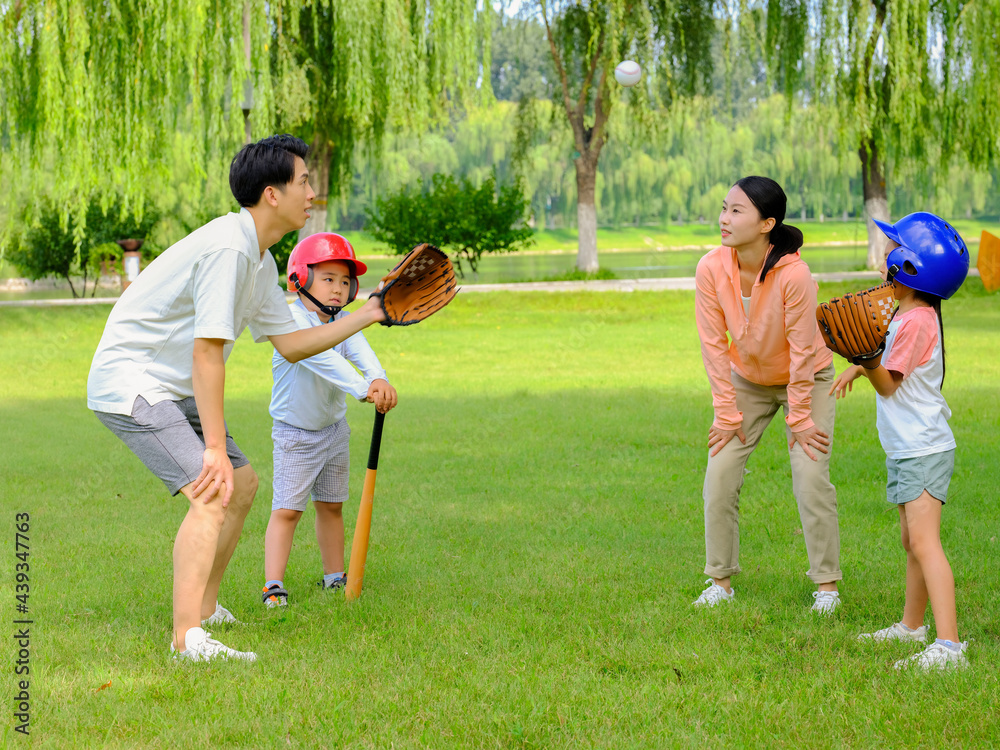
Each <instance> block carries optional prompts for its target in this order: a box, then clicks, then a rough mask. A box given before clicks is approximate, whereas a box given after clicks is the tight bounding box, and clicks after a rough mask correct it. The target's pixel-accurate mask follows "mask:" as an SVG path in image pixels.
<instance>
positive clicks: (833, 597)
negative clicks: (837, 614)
mask: <svg viewBox="0 0 1000 750" xmlns="http://www.w3.org/2000/svg"><path fill="white" fill-rule="evenodd" d="M813 599H815V600H816V601H814V602H813V605H812V611H813V612H819V613H820V614H821V615H829V614H833V611H834V610H835V609H837V607H839V606H840V594H838V593H837V592H836V591H814V592H813Z"/></svg>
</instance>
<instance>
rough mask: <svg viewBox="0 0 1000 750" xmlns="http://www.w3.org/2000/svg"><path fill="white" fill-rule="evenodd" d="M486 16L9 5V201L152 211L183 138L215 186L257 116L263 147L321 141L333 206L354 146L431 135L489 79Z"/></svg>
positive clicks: (301, 4)
mask: <svg viewBox="0 0 1000 750" xmlns="http://www.w3.org/2000/svg"><path fill="white" fill-rule="evenodd" d="M474 9H475V3H473V2H471V1H470V0H378V1H377V2H369V1H368V0H276V1H273V2H265V0H116V1H115V2H107V0H0V30H2V33H3V39H2V40H0V174H2V175H3V178H4V179H5V182H6V184H5V188H7V189H6V190H5V191H4V196H5V197H6V196H8V195H17V194H21V193H24V194H30V193H33V192H48V193H50V194H52V195H55V196H58V198H59V200H60V201H61V202H62V205H64V206H65V207H66V211H67V213H69V212H72V213H73V214H74V215H75V216H76V217H77V218H78V219H82V218H83V217H85V216H86V209H87V204H88V202H89V201H90V200H92V199H93V197H94V196H95V195H96V196H99V197H101V198H102V199H103V202H104V203H105V204H106V205H109V204H110V203H112V202H113V200H114V199H115V197H117V198H120V199H121V200H122V202H123V205H124V206H125V210H129V211H139V212H141V210H142V205H143V203H144V202H146V201H147V200H148V199H149V197H150V195H151V194H152V192H153V191H156V190H157V186H158V185H159V184H162V183H163V182H165V181H168V180H169V177H170V167H171V157H172V153H171V151H172V148H173V147H174V144H175V142H176V141H175V139H174V137H173V136H174V134H175V133H177V132H188V133H196V134H197V136H198V137H197V139H196V141H195V144H196V145H195V148H196V149H198V150H199V151H200V153H199V154H198V158H197V162H198V163H200V164H201V165H203V168H204V169H205V174H206V179H208V174H209V172H211V173H213V174H215V173H223V172H224V169H223V167H224V165H226V164H228V159H231V158H232V154H233V153H235V151H236V150H237V149H238V148H239V146H240V145H241V144H242V143H243V142H244V140H245V139H246V130H245V121H244V111H246V112H247V113H249V122H248V125H249V128H250V129H251V130H252V132H253V134H254V136H255V137H261V136H263V135H266V134H269V133H271V132H274V130H275V129H276V128H278V127H281V128H282V129H287V130H290V131H292V132H294V133H296V134H300V135H302V136H304V137H305V138H306V139H307V140H310V139H311V140H312V142H313V144H314V146H315V149H316V153H317V166H316V167H315V168H316V171H317V172H319V176H320V179H319V181H318V183H319V185H320V187H321V191H322V192H325V188H326V186H327V184H328V180H327V179H326V177H325V175H326V174H328V173H330V174H332V175H333V176H334V177H335V178H340V177H343V176H344V175H345V174H346V173H347V172H346V170H347V169H348V165H349V159H350V153H351V152H352V149H353V144H354V143H356V142H357V143H362V142H363V143H368V144H370V145H372V147H373V148H377V147H378V145H379V137H378V136H379V134H380V133H381V131H382V129H383V128H384V127H385V125H386V124H387V123H393V122H404V123H407V124H411V125H414V126H418V127H419V126H420V125H422V124H424V123H426V121H427V119H428V117H430V116H431V115H430V114H429V113H433V112H436V111H441V110H442V109H443V108H444V107H445V105H446V104H447V103H448V102H449V101H451V100H452V99H454V98H456V96H458V95H460V94H461V88H462V87H463V86H468V85H470V83H469V82H474V81H475V78H476V76H477V74H478V64H477V61H476V49H475V44H474V43H470V40H472V42H474V41H475V34H474V29H473V23H474V21H475V18H474ZM245 32H246V33H245ZM300 45H301V46H303V47H304V50H302V51H300V50H298V49H297V47H299V46H300ZM223 179H225V178H224V177H223ZM17 180H20V181H21V184H20V185H17V184H15V185H13V188H15V189H13V190H12V189H11V188H12V184H11V183H12V182H16V181H17ZM26 183H32V184H30V185H27V187H26V185H25V184H26ZM14 213H15V212H14V211H10V212H8V215H9V216H14ZM78 226H79V224H78Z"/></svg>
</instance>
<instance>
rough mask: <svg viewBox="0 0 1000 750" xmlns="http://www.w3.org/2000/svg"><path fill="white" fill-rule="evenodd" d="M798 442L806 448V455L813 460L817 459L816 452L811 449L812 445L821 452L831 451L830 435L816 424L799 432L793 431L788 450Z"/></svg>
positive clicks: (803, 448)
mask: <svg viewBox="0 0 1000 750" xmlns="http://www.w3.org/2000/svg"><path fill="white" fill-rule="evenodd" d="M796 443H798V444H799V445H801V446H802V450H804V451H805V452H806V455H807V456H809V458H811V459H812V460H813V461H815V460H817V459H816V456H815V454H814V453H813V452H812V451H811V450H809V448H810V447H812V448H815V449H816V450H818V451H820V452H821V453H829V452H830V436H829V435H827V434H826V433H825V432H823V431H822V430H821V429H820V428H819V427H817V426H816V425H813V426H812V427H810V428H809V429H807V430H799V431H798V432H794V431H793V432H792V439H791V440H789V441H788V450H791V449H792V448H793V447H794V446H795V444H796Z"/></svg>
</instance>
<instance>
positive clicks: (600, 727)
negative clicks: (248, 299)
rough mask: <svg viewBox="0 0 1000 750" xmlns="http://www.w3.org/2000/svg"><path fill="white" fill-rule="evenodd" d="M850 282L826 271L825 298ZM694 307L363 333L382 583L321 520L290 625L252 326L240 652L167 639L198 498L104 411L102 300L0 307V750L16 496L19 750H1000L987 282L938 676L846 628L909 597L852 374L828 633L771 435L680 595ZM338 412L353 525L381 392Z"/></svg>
mask: <svg viewBox="0 0 1000 750" xmlns="http://www.w3.org/2000/svg"><path fill="white" fill-rule="evenodd" d="M847 290H848V287H847V285H844V284H838V285H823V286H822V287H821V289H820V295H821V296H822V297H830V296H833V295H835V294H840V293H842V292H844V291H847ZM693 307H694V296H693V293H689V292H668V293H633V294H621V295H618V294H611V293H605V294H593V293H568V294H545V293H534V294H528V293H516V294H515V293H495V294H475V295H473V294H469V295H466V296H462V295H460V296H459V297H458V299H456V300H455V302H454V303H453V304H452V305H451V306H450V307H449V308H448V309H447V310H445V311H444V312H443V313H442V314H441V315H438V316H435V317H434V318H432V319H430V320H428V321H427V322H425V323H422V324H421V325H419V326H415V327H412V328H393V329H386V328H382V327H379V326H376V327H374V328H373V329H369V339H370V341H371V343H372V345H373V347H374V348H375V350H376V351H377V352H378V353H379V355H380V357H381V360H382V362H383V364H384V366H385V367H386V369H387V370H388V372H389V376H390V378H391V380H392V381H393V383H394V384H395V385H396V386H397V388H398V389H399V394H400V405H399V407H398V408H397V409H396V410H395V411H393V412H391V413H390V414H389V415H388V417H387V418H386V424H385V434H384V437H383V443H382V454H381V461H380V464H379V477H378V487H377V489H376V497H375V515H374V522H373V529H372V546H371V550H370V552H369V556H368V565H367V569H366V575H365V589H364V592H363V594H362V597H361V599H360V601H358V602H356V603H353V604H351V605H347V604H346V603H345V602H344V601H343V598H342V597H338V596H336V595H330V596H326V595H324V594H323V593H322V592H320V591H319V590H318V589H317V588H316V586H315V581H316V580H317V579H318V577H319V572H320V567H319V553H318V550H317V547H316V542H315V537H314V536H313V514H312V512H311V511H310V512H309V513H307V514H306V517H305V519H304V520H303V522H302V523H301V524H300V527H299V530H298V534H297V536H296V542H295V547H294V549H293V552H292V558H291V561H290V564H289V570H288V575H287V577H286V586H287V588H289V590H290V591H291V592H292V604H291V606H290V607H289V608H288V609H287V610H286V611H265V610H264V609H263V608H262V606H261V604H260V598H259V595H258V591H259V589H260V586H261V584H262V576H263V536H264V530H265V527H266V524H267V519H268V514H269V512H270V499H271V490H270V480H271V464H270V458H271V444H270V421H269V417H268V415H267V405H268V398H269V390H270V366H269V361H270V354H271V348H270V346H269V345H253V344H252V343H250V341H248V340H247V337H244V338H243V339H241V341H240V342H239V343H238V344H237V346H236V348H235V350H234V352H233V355H232V357H231V359H230V361H229V366H228V368H227V383H228V389H227V417H228V422H229V427H230V429H231V431H232V433H233V434H234V435H235V437H236V439H237V440H238V442H239V443H240V445H241V446H242V448H243V449H244V451H245V452H246V453H247V455H248V456H249V457H250V458H251V460H252V461H253V463H254V465H255V467H256V469H257V471H258V472H259V474H260V477H261V489H260V492H259V493H258V497H257V502H256V505H255V507H254V508H253V510H252V511H251V514H250V516H249V518H248V521H247V525H246V529H245V532H244V535H243V539H242V541H241V543H240V546H239V547H238V548H237V550H236V553H235V556H234V558H233V562H232V564H231V566H230V569H229V573H228V575H227V577H226V579H225V581H224V582H223V587H222V597H221V600H222V602H223V604H225V605H226V606H227V607H228V608H229V609H231V610H232V611H233V612H234V613H235V614H236V615H237V617H238V618H239V619H240V620H241V621H242V624H240V625H236V626H229V627H221V628H217V629H213V633H214V635H215V636H216V637H219V638H220V639H221V640H223V642H225V643H227V644H229V645H232V646H234V647H237V648H240V649H252V650H254V651H256V652H257V653H258V657H259V660H258V662H257V663H256V664H255V665H246V664H235V663H234V664H225V663H222V664H209V665H197V664H176V663H173V662H172V661H171V660H170V658H169V656H168V653H167V647H168V643H169V639H170V617H171V576H170V555H171V547H172V543H173V538H174V535H175V534H176V532H177V527H178V525H179V523H180V520H181V518H182V515H183V513H184V505H185V502H184V501H182V500H178V499H177V498H171V497H169V496H168V495H167V493H166V491H165V490H164V489H163V487H162V485H161V484H160V483H159V481H158V480H156V479H155V478H153V477H152V476H151V475H149V474H148V473H147V472H146V470H145V469H144V468H143V467H142V465H141V464H140V463H139V461H138V460H137V459H136V458H134V457H133V456H132V455H131V454H130V453H129V452H128V450H127V449H126V448H125V447H124V446H123V445H122V444H120V443H119V442H118V441H117V440H116V439H115V438H114V437H113V436H112V435H111V434H110V433H109V432H108V431H107V430H105V429H104V428H103V427H102V426H101V425H100V424H99V423H98V422H97V420H96V419H95V418H94V416H93V415H92V414H90V413H89V412H88V411H87V409H86V405H85V389H86V377H87V370H88V366H89V363H90V359H91V356H92V354H93V351H94V349H95V347H96V345H97V342H98V339H99V337H100V335H101V330H102V327H103V323H104V320H105V318H106V316H107V314H108V310H109V308H108V307H103V306H98V307H79V308H46V309H25V308H0V429H2V431H3V432H2V436H0V437H2V439H3V441H4V448H3V450H2V451H0V497H2V503H0V506H2V508H3V512H4V514H5V515H6V520H5V523H6V528H7V534H6V540H7V541H6V542H5V543H4V545H3V554H2V555H0V602H3V607H4V612H5V616H6V620H7V626H6V630H5V631H4V632H5V633H6V634H7V636H8V637H7V638H5V639H4V644H5V645H4V646H3V647H2V648H0V669H2V672H3V675H4V676H3V679H2V681H0V688H2V690H3V695H4V696H5V697H6V698H7V702H6V703H5V706H6V711H5V714H4V719H3V723H2V725H0V726H2V728H0V738H2V742H0V744H3V745H4V746H8V747H14V746H18V745H17V742H18V741H21V738H20V737H17V736H16V735H15V733H14V730H13V727H14V721H13V718H12V712H13V709H12V706H13V704H14V700H13V698H14V696H15V695H16V694H17V690H18V688H17V685H16V682H15V676H14V666H15V661H16V659H17V658H18V657H17V650H16V645H15V643H14V641H13V639H12V638H11V637H10V636H11V635H12V634H13V633H14V632H15V630H14V627H15V626H14V625H12V624H11V623H12V621H13V620H14V619H18V618H19V617H21V616H20V615H18V614H17V613H16V612H15V598H14V597H15V589H14V586H15V580H14V576H15V569H14V564H15V563H16V562H17V560H16V559H15V557H14V554H15V548H14V536H15V534H14V524H15V514H16V513H19V512H24V513H29V514H30V524H31V528H30V532H29V537H30V566H31V568H30V576H31V577H30V586H31V589H30V612H29V616H30V618H31V619H32V620H33V624H32V625H31V645H30V651H31V656H30V668H31V672H30V677H29V679H30V690H29V692H30V696H31V732H32V738H33V742H32V743H31V744H32V746H34V747H51V748H76V747H122V748H126V747H127V748H133V747H178V748H187V747H219V748H228V747H267V748H270V747H274V748H279V747H281V748H287V747H301V748H313V747H380V748H382V747H385V748H388V747H397V748H409V747H431V748H455V747H462V748H465V747H471V748H496V747H499V748H506V747H528V748H581V747H588V748H651V747H656V748H659V747H664V748H668V747H697V748H703V747H756V746H762V745H766V746H769V747H787V748H814V747H816V748H825V747H864V748H868V747H904V746H905V747H941V746H944V745H948V746H954V747H976V746H979V747H983V746H990V745H991V744H993V743H995V742H996V738H997V737H998V736H1000V720H998V715H997V712H996V705H997V704H998V701H1000V686H998V681H997V669H996V665H997V663H998V661H1000V647H998V643H997V630H998V625H997V623H1000V603H998V600H997V597H996V596H995V592H994V589H995V588H996V585H995V578H996V576H995V575H993V574H990V573H989V570H991V569H992V566H991V562H990V561H992V560H996V559H997V555H998V550H1000V546H998V545H1000V542H998V540H997V537H998V532H997V525H996V513H995V507H994V506H995V499H996V486H997V483H998V480H1000V472H998V468H997V461H996V451H997V441H996V435H997V431H998V427H1000V417H998V411H997V408H996V393H997V388H998V385H1000V363H998V359H997V356H996V351H997V349H996V331H997V329H998V328H1000V296H998V295H987V294H986V293H985V292H983V290H982V285H981V283H980V282H979V280H978V279H970V280H969V282H968V283H967V284H966V286H965V288H963V290H962V291H961V292H960V293H959V294H958V296H957V297H956V298H955V299H954V300H952V301H950V302H948V303H946V305H945V321H946V342H947V347H948V360H947V362H948V375H947V383H946V384H945V393H946V395H947V397H948V400H949V402H950V404H951V407H952V409H953V411H954V416H953V418H952V427H953V429H954V431H955V433H956V437H957V439H958V445H959V448H958V454H957V463H956V474H955V477H954V480H953V482H952V488H951V494H950V496H949V502H948V506H947V508H946V510H945V513H944V529H943V539H944V544H945V548H946V551H947V552H948V555H949V558H950V561H951V564H952V566H953V568H954V571H955V579H956V589H957V598H958V613H959V627H960V633H961V636H962V638H963V639H967V640H969V641H970V647H969V655H970V661H971V667H970V668H969V669H968V670H967V671H965V672H963V673H954V674H946V675H926V676H917V675H909V674H898V673H896V672H895V671H894V670H893V669H892V666H891V665H892V663H893V662H894V661H895V660H896V659H899V658H901V657H903V656H906V655H908V654H909V653H912V652H913V649H911V648H908V647H906V646H904V645H900V644H895V645H886V646H884V647H879V648H874V649H873V648H870V647H866V646H862V645H860V644H858V643H857V642H856V641H855V636H856V635H857V634H858V633H860V632H862V631H865V630H871V629H874V628H880V627H884V626H886V625H888V624H890V623H891V622H893V621H895V620H897V619H899V617H900V615H901V609H902V601H903V588H904V577H903V572H904V558H903V553H902V552H901V550H900V548H899V541H898V536H899V535H898V528H897V525H898V524H897V520H896V513H895V511H894V510H893V509H892V508H890V507H888V506H887V504H886V503H885V501H884V499H883V498H884V473H885V469H884V454H883V453H882V451H881V448H880V446H879V444H878V440H877V436H876V433H875V428H874V397H873V393H872V390H871V388H870V387H868V386H867V385H865V384H863V383H862V384H859V385H858V387H857V388H856V389H855V392H854V393H853V394H852V395H851V396H850V397H849V398H848V399H847V400H846V401H841V402H840V403H839V404H838V415H837V430H836V441H835V444H834V451H835V455H834V459H833V479H834V483H835V484H836V485H837V488H838V497H839V505H840V511H841V535H842V565H843V569H844V572H845V579H844V581H843V583H842V587H841V592H842V597H843V601H844V604H843V606H842V607H841V609H840V610H839V611H838V612H837V613H836V614H835V615H834V616H833V617H832V618H830V619H821V618H818V617H816V616H814V615H812V614H811V613H810V612H809V610H808V608H809V606H810V604H811V603H812V598H811V596H810V594H811V592H812V590H813V587H812V585H811V584H810V582H809V580H808V579H807V578H806V576H805V571H806V568H807V561H806V554H805V549H804V544H803V541H802V536H801V532H800V524H799V520H798V516H797V513H796V509H795V502H794V499H793V497H792V494H791V480H790V478H789V474H788V462H787V453H786V448H785V445H784V440H783V437H784V436H783V431H781V430H780V429H779V428H780V425H779V424H775V425H772V427H771V429H770V430H769V431H768V433H767V435H766V437H765V439H764V441H763V443H762V445H761V446H760V448H759V449H758V451H757V453H756V454H755V455H754V457H753V458H752V459H751V463H750V464H749V467H748V468H749V469H750V473H749V475H748V476H747V479H746V484H745V486H744V491H743V497H742V503H741V504H742V511H743V512H742V524H741V530H742V537H741V542H742V545H741V546H742V560H741V562H742V565H743V568H744V571H745V572H744V574H743V575H742V576H740V577H738V578H737V579H735V583H734V585H735V588H736V591H737V599H736V601H735V603H734V605H733V606H729V607H726V608H723V609H720V610H718V611H696V610H694V609H692V607H691V602H692V601H693V600H694V598H695V597H696V596H697V595H698V593H699V592H700V591H701V589H702V588H703V586H704V584H703V583H702V581H703V580H704V578H705V576H704V575H702V574H701V570H702V566H703V563H704V546H703V525H702V501H701V484H702V479H703V472H704V466H705V457H706V445H705V443H706V437H707V431H708V426H709V423H710V421H711V398H710V393H709V390H708V385H707V381H706V378H705V375H704V372H703V370H702V366H701V360H700V355H699V351H698V339H697V335H696V331H695V328H694V325H693V315H694V311H693ZM837 364H838V367H840V366H842V365H843V363H842V362H839V361H838V363H837ZM348 419H349V421H350V423H351V426H352V430H353V434H352V454H353V461H352V471H351V477H352V478H351V496H352V500H351V502H350V503H349V504H348V506H347V509H346V512H345V519H346V523H347V526H348V543H349V541H350V536H351V531H352V530H353V525H354V513H355V511H356V508H357V499H358V498H359V497H360V493H361V483H362V477H363V474H364V462H365V457H366V456H367V447H368V441H369V437H370V429H371V421H372V411H371V409H370V407H365V406H362V405H359V404H353V405H351V407H350V410H349V414H348ZM984 571H985V573H984ZM928 622H931V620H930V618H929V619H928ZM109 683H110V684H109ZM104 686H106V687H104ZM102 687H103V688H104V689H102ZM24 746H28V743H27V742H24Z"/></svg>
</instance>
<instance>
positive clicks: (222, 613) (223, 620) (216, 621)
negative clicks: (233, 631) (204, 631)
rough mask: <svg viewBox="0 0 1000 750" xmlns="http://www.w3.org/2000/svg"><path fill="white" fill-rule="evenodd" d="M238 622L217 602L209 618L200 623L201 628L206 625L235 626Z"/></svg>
mask: <svg viewBox="0 0 1000 750" xmlns="http://www.w3.org/2000/svg"><path fill="white" fill-rule="evenodd" d="M238 622H239V620H237V619H236V617H235V616H234V615H233V613H232V612H230V611H229V610H228V609H226V608H225V607H223V606H222V605H221V604H219V603H218V602H216V603H215V612H213V613H212V614H211V616H210V617H208V618H206V619H204V620H202V621H201V626H202V627H205V626H206V625H235V624H236V623H238Z"/></svg>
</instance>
